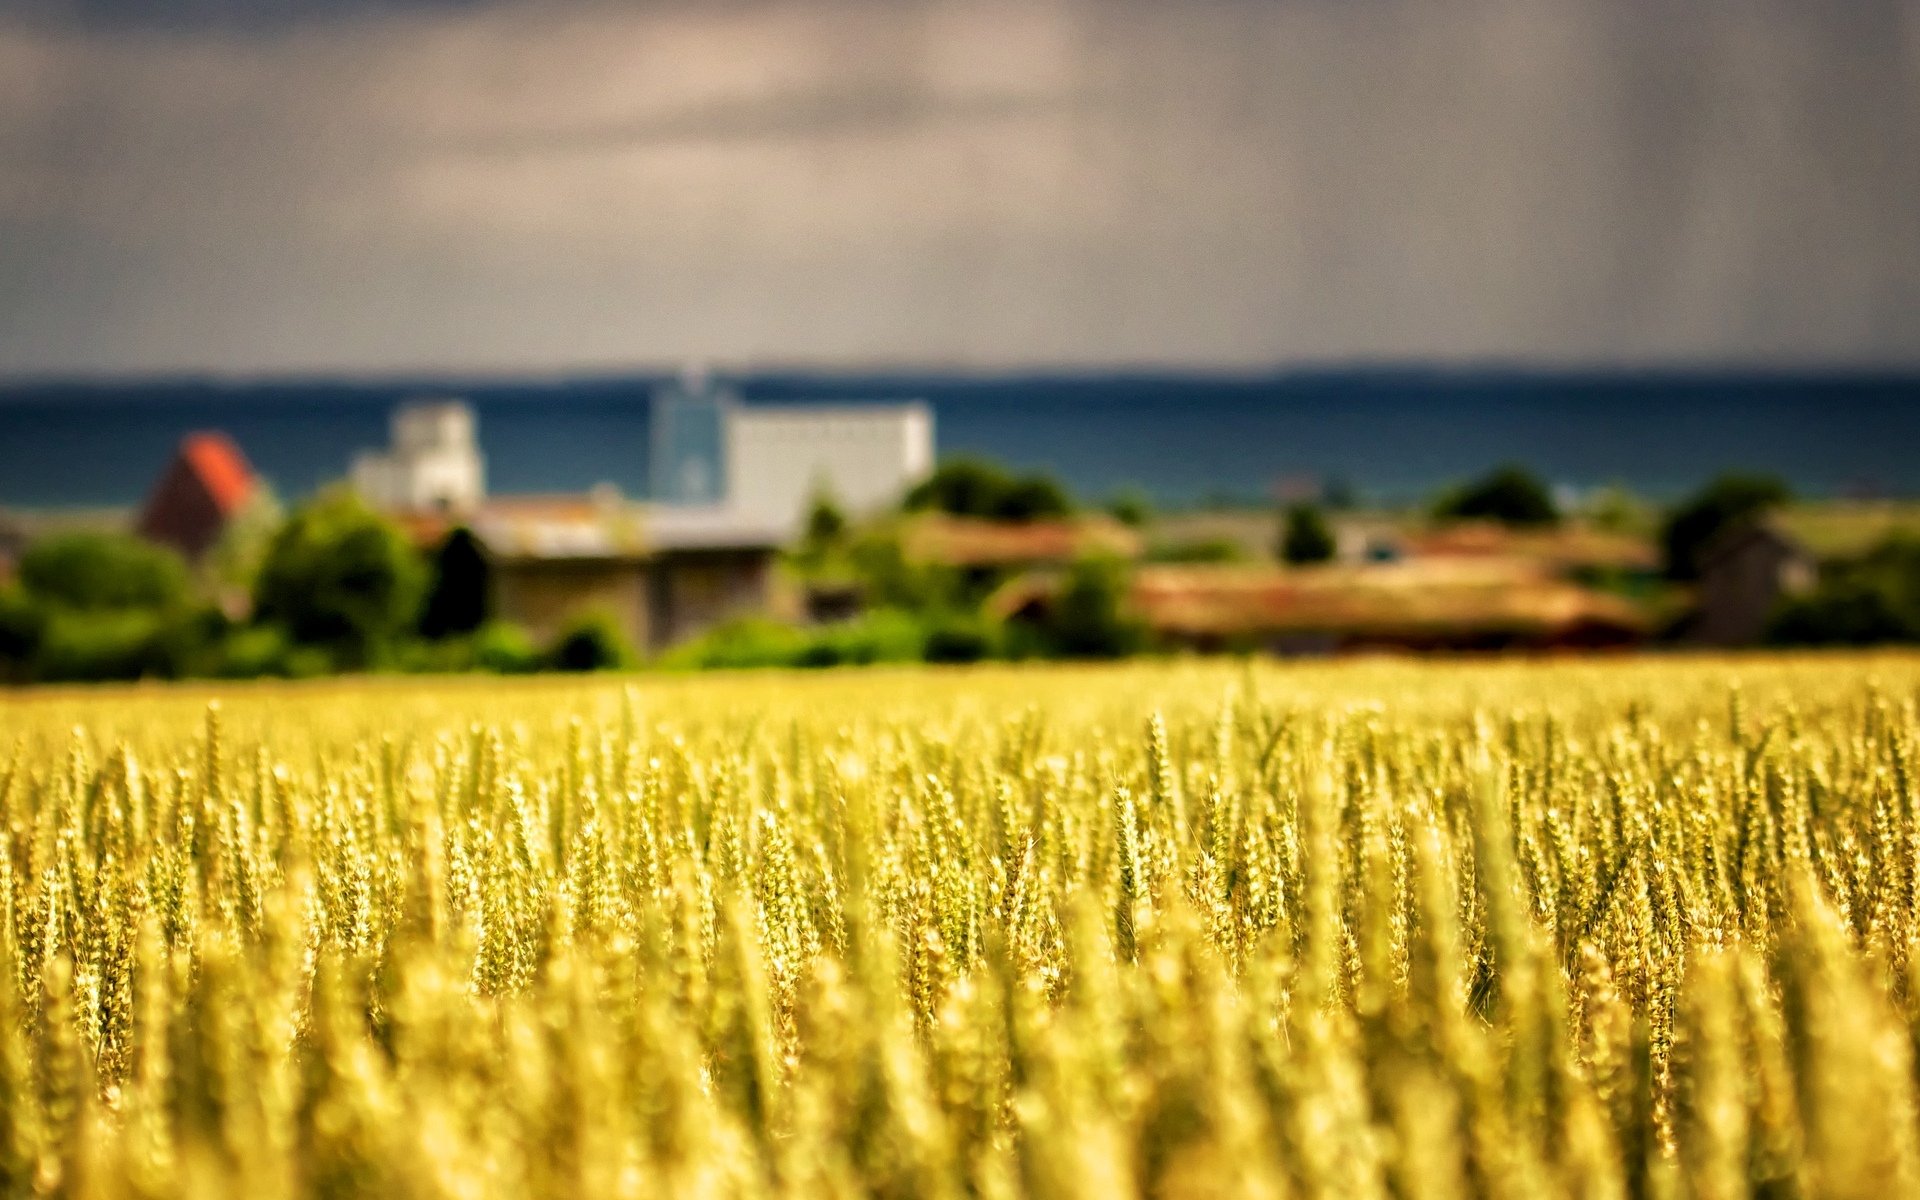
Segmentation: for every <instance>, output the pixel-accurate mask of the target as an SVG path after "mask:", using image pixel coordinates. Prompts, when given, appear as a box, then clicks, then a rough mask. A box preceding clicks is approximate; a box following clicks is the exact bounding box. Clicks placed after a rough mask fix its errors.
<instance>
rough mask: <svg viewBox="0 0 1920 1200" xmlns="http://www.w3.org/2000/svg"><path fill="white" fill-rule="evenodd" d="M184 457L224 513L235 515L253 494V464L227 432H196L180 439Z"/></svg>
mask: <svg viewBox="0 0 1920 1200" xmlns="http://www.w3.org/2000/svg"><path fill="white" fill-rule="evenodd" d="M180 458H181V461H183V462H185V463H186V464H187V469H188V470H190V471H192V472H193V473H194V475H196V476H197V477H198V478H199V480H200V484H201V486H202V487H204V488H206V489H207V495H208V497H209V498H210V499H212V501H213V503H214V505H215V506H216V507H218V508H219V510H220V511H221V513H222V514H224V515H226V516H232V515H233V514H234V513H236V512H238V511H239V510H240V508H241V507H242V506H244V505H245V504H246V502H247V501H248V500H249V499H251V498H252V496H253V488H254V478H253V468H251V467H249V466H248V465H247V456H246V455H244V454H242V453H240V447H238V446H236V445H234V444H233V440H232V439H231V438H229V437H228V436H227V435H226V434H224V433H194V434H189V435H187V438H186V440H184V441H182V442H181V443H180Z"/></svg>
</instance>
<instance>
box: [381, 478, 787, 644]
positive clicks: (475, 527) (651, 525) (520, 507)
mask: <svg viewBox="0 0 1920 1200" xmlns="http://www.w3.org/2000/svg"><path fill="white" fill-rule="evenodd" d="M402 523H403V526H404V527H405V528H406V529H407V530H408V531H409V533H410V534H411V535H412V536H413V538H414V540H415V541H416V542H417V543H418V544H420V545H422V546H423V547H427V548H431V547H434V546H437V545H439V544H440V543H441V542H443V541H444V540H445V538H446V537H447V536H448V535H449V534H451V532H452V531H453V530H454V529H455V528H458V527H462V526H464V527H465V528H467V529H468V530H470V531H471V532H472V533H473V535H474V537H475V539H476V540H477V541H478V543H479V545H480V547H481V549H482V551H483V555H484V557H485V560H486V575H487V578H486V580H485V582H484V584H483V585H482V586H483V587H485V588H486V590H487V591H488V592H489V594H490V597H489V598H490V600H491V605H490V607H491V609H492V611H493V612H494V614H495V615H496V616H498V617H500V618H502V619H504V620H507V621H511V622H513V623H514V624H516V625H519V626H522V627H523V628H525V629H526V630H527V632H528V633H529V634H530V635H531V636H533V637H534V638H535V639H536V640H539V641H549V640H551V639H552V638H553V637H555V636H556V635H557V634H559V633H560V631H562V630H563V629H565V628H566V626H567V625H568V624H569V623H571V622H573V621H575V620H577V619H579V618H581V617H584V616H587V615H589V614H594V615H601V616H605V617H607V618H609V619H611V620H612V621H613V622H614V624H615V625H616V626H617V627H618V628H619V629H620V631H621V632H622V634H624V635H625V636H626V638H627V639H628V640H629V641H630V642H631V643H632V644H633V645H635V646H638V647H642V648H645V649H648V650H653V651H657V650H661V649H664V648H666V647H668V646H672V645H675V644H677V643H679V642H682V641H685V640H687V639H689V638H692V637H696V636H698V635H699V634H701V633H704V632H706V631H707V630H709V629H711V628H712V627H714V626H715V625H717V624H719V623H721V622H723V621H726V620H729V619H732V618H736V617H741V616H748V615H755V614H762V613H766V612H768V611H770V610H772V609H774V608H776V607H777V600H778V589H777V573H776V570H775V565H776V562H777V558H778V553H779V548H780V546H781V544H782V542H783V541H784V535H783V534H782V533H781V532H780V531H777V530H771V529H766V528H754V527H751V526H748V525H746V524H744V523H742V522H740V521H737V520H734V519H732V517H731V516H730V515H729V514H725V513H721V512H718V511H715V510H698V511H675V510H673V509H668V508H662V507H659V506H647V505H639V504H634V503H632V502H630V501H628V500H626V499H624V498H622V497H620V496H619V495H618V494H617V493H615V492H613V491H611V490H610V489H597V490H596V491H595V492H593V493H590V494H588V495H584V496H516V497H499V498H496V499H494V500H491V501H488V502H487V503H486V504H484V505H482V506H481V507H480V508H479V509H477V510H476V511H474V512H472V513H469V514H467V515H466V516H465V517H464V518H454V517H451V516H449V515H445V514H414V515H412V516H411V517H408V518H405V519H403V522H402Z"/></svg>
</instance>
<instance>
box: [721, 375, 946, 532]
mask: <svg viewBox="0 0 1920 1200" xmlns="http://www.w3.org/2000/svg"><path fill="white" fill-rule="evenodd" d="M726 445H727V501H726V502H727V506H728V507H729V508H731V509H733V510H734V511H735V512H737V513H739V514H740V515H741V516H742V517H743V518H745V519H746V520H747V521H748V522H749V523H750V524H756V525H760V524H766V525H773V526H776V527H781V528H787V529H795V530H797V529H798V528H799V527H800V525H801V523H802V522H804V521H805V520H806V516H807V512H808V510H809V509H810V508H811V506H812V504H813V501H814V498H815V497H816V496H817V495H820V494H822V493H824V494H826V495H830V496H831V497H832V498H833V500H834V502H835V503H837V504H839V505H840V506H841V507H843V508H845V509H847V510H848V511H850V512H854V513H870V512H874V511H877V510H879V509H882V508H885V507H887V506H888V505H891V504H895V503H898V502H899V500H900V497H901V496H902V495H903V494H904V493H905V492H906V490H907V489H908V488H910V487H912V486H913V485H914V484H916V483H918V482H920V480H922V479H924V478H926V476H927V475H928V473H929V472H931V471H932V470H933V413H932V411H931V410H929V409H928V407H927V406H926V405H925V404H920V403H909V404H884V405H882V404H876V405H812V404H809V405H795V406H781V407H778V408H774V407H768V408H747V407H738V408H735V409H734V410H733V411H732V412H731V413H729V414H728V420H727V436H726Z"/></svg>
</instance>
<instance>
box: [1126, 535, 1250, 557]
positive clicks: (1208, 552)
mask: <svg viewBox="0 0 1920 1200" xmlns="http://www.w3.org/2000/svg"><path fill="white" fill-rule="evenodd" d="M1147 561H1148V562H1156V563H1235V562H1245V561H1247V550H1246V547H1244V546H1242V545H1241V544H1240V543H1239V542H1237V541H1235V540H1233V539H1232V538H1227V537H1210V538H1194V539H1192V540H1190V541H1181V542H1156V543H1155V544H1154V545H1152V546H1150V547H1148V549H1147Z"/></svg>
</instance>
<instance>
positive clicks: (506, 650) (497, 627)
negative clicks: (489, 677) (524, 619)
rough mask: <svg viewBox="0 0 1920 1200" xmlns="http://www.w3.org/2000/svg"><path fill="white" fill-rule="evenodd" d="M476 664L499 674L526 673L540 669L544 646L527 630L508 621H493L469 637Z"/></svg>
mask: <svg viewBox="0 0 1920 1200" xmlns="http://www.w3.org/2000/svg"><path fill="white" fill-rule="evenodd" d="M468 645H469V646H470V648H471V650H472V654H473V665H474V667H475V668H476V669H478V670H481V671H490V672H492V673H493V674H495V675H524V674H527V673H529V672H532V671H538V670H539V669H540V650H539V647H537V646H535V645H534V644H533V639H532V638H530V637H528V636H527V631H526V630H524V629H522V628H520V627H519V626H518V625H513V624H509V623H508V622H506V621H489V622H487V623H486V624H485V625H482V626H481V627H480V628H478V629H476V630H474V631H473V637H472V638H471V639H469V641H468Z"/></svg>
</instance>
